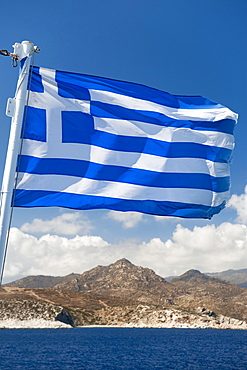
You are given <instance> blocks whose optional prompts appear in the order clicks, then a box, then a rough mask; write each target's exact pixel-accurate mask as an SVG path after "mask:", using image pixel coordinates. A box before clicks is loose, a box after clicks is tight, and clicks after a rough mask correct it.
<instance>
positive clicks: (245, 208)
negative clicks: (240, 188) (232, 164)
mask: <svg viewBox="0 0 247 370" xmlns="http://www.w3.org/2000/svg"><path fill="white" fill-rule="evenodd" d="M227 206H228V207H231V208H234V209H235V210H236V211H237V214H238V217H237V221H238V222H243V223H244V224H247V185H246V186H245V191H244V194H241V195H236V194H233V195H232V196H231V199H230V200H229V202H228V204H227Z"/></svg>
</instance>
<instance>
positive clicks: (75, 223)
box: [21, 212, 93, 235]
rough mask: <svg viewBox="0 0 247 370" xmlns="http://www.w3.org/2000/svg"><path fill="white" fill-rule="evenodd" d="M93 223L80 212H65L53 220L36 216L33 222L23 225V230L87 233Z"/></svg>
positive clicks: (32, 231)
mask: <svg viewBox="0 0 247 370" xmlns="http://www.w3.org/2000/svg"><path fill="white" fill-rule="evenodd" d="M92 228H93V227H92V225H91V224H90V222H89V220H88V219H87V218H86V217H85V216H84V215H82V214H81V213H80V212H74V213H63V214H62V215H60V216H57V217H54V218H52V219H51V220H45V221H43V220H41V219H39V218H35V219H34V220H33V221H32V222H31V223H25V224H23V225H22V226H21V231H23V232H27V233H34V234H37V233H38V234H39V233H42V234H44V233H55V234H58V235H77V234H80V233H83V234H87V233H88V232H89V231H90V230H91V229H92Z"/></svg>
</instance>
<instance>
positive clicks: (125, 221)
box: [107, 211, 143, 229]
mask: <svg viewBox="0 0 247 370" xmlns="http://www.w3.org/2000/svg"><path fill="white" fill-rule="evenodd" d="M107 216H108V217H109V218H111V219H112V220H114V221H118V222H120V223H122V225H123V227H124V228H125V229H129V228H132V227H135V226H136V225H137V224H138V223H139V222H141V221H142V220H143V214H142V213H137V212H117V211H110V212H108V214H107Z"/></svg>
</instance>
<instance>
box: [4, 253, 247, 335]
mask: <svg viewBox="0 0 247 370" xmlns="http://www.w3.org/2000/svg"><path fill="white" fill-rule="evenodd" d="M29 280H30V279H29ZM29 280H28V279H27V280H25V279H24V281H22V282H21V280H19V281H18V285H19V286H15V285H17V283H15V282H13V283H12V285H11V286H9V285H10V284H6V285H4V286H3V287H2V288H1V289H0V302H2V303H1V304H2V307H6V306H7V307H9V310H10V311H13V313H14V312H15V317H16V315H17V316H18V313H17V312H16V310H15V308H14V307H15V303H14V302H17V304H18V305H20V304H19V303H18V302H20V301H21V302H24V303H25V302H29V303H27V304H26V303H25V304H23V305H22V306H23V307H24V306H25V305H28V307H33V309H31V311H32V310H35V307H37V304H36V303H35V304H34V303H33V302H41V303H42V302H43V306H44V307H45V304H46V303H49V304H51V305H53V306H52V307H54V306H55V307H57V306H59V310H61V307H62V309H63V310H64V311H63V312H66V317H67V319H68V317H71V320H72V321H71V322H73V326H78V325H79V326H83V325H95V324H97V325H120V326H123V325H137V326H142V325H147V326H148V325H149V326H150V325H151V326H152V325H154V326H155V325H161V327H170V326H169V325H175V326H174V327H183V326H181V325H185V327H222V325H223V326H224V327H227V328H233V326H234V325H235V326H236V325H237V326H238V325H239V326H240V327H241V325H242V324H241V323H244V322H245V324H243V326H242V328H243V327H245V325H246V328H247V323H246V322H247V311H246V307H247V290H246V289H245V288H241V287H239V286H237V285H236V284H233V283H231V282H227V281H226V280H222V279H219V278H216V277H212V276H208V275H205V274H203V273H201V272H200V271H198V270H189V271H187V272H185V273H184V274H182V275H181V276H180V277H177V278H174V279H172V280H171V281H170V282H168V281H166V280H165V279H164V278H163V277H161V276H159V275H157V274H156V273H155V272H154V271H153V270H151V269H149V268H143V267H141V266H136V265H134V264H132V263H131V262H130V261H128V260H126V259H120V260H118V261H116V262H115V263H112V264H110V265H108V266H101V265H99V266H97V267H95V268H93V269H91V270H88V271H85V272H84V273H83V274H69V275H66V276H65V277H64V279H63V278H62V277H57V279H53V278H51V277H44V276H42V275H41V284H40V285H42V286H45V284H46V286H47V285H49V284H52V285H53V286H52V287H46V288H44V287H37V286H36V288H33V285H32V288H30V287H27V285H28V283H30V281H29ZM31 283H32V284H34V283H35V284H37V283H38V277H36V278H32V279H31ZM21 284H23V285H24V287H20V285H21ZM40 285H39V286H40ZM54 310H55V308H54ZM54 310H53V312H55V311H54ZM36 314H37V313H36ZM23 315H25V313H22V316H21V317H23ZM5 316H6V315H5ZM29 317H32V314H31V312H30V313H29ZM234 320H235V321H234ZM0 321H1V313H0ZM162 325H163V326H162ZM167 325H168V326H167ZM186 325H188V326H186ZM193 325H195V326H193ZM171 327H173V326H171Z"/></svg>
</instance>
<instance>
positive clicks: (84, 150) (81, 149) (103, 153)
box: [22, 139, 230, 177]
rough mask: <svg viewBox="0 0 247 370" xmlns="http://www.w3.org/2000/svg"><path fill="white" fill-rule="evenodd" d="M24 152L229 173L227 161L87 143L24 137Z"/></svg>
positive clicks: (147, 167)
mask: <svg viewBox="0 0 247 370" xmlns="http://www.w3.org/2000/svg"><path fill="white" fill-rule="evenodd" d="M22 155H28V156H33V157H37V158H62V159H76V160H83V161H90V162H93V163H98V164H105V165H112V166H122V167H131V168H139V169H142V170H148V171H157V172H171V173H205V174H209V175H211V176H215V177H225V176H230V169H229V165H228V164H227V163H219V162H213V161H209V160H205V159H200V158H164V157H158V156H155V155H151V154H145V153H126V152H121V151H114V150H109V149H105V148H100V147H97V146H93V145H85V144H68V143H64V144H63V145H60V146H57V147H54V146H52V145H48V144H47V143H44V142H38V141H32V140H28V139H25V140H24V145H23V149H22Z"/></svg>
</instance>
